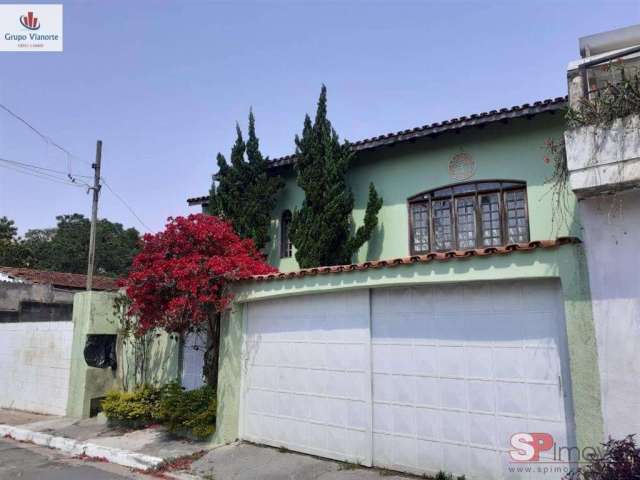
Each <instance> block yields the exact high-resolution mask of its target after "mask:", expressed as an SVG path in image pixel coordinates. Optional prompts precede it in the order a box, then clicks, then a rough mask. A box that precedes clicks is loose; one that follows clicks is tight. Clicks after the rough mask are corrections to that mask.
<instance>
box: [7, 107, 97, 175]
mask: <svg viewBox="0 0 640 480" xmlns="http://www.w3.org/2000/svg"><path fill="white" fill-rule="evenodd" d="M0 108H1V109H2V110H4V111H5V112H7V113H8V114H9V115H11V116H12V117H13V118H15V119H16V120H18V121H19V122H21V123H23V124H24V125H26V126H27V127H28V128H29V129H30V130H31V131H32V132H34V133H35V134H36V135H38V136H39V137H40V138H41V139H42V140H44V141H45V142H46V143H47V144H50V145H53V146H54V147H56V148H57V149H58V150H60V151H61V152H64V153H65V154H66V155H68V156H69V157H73V158H75V159H77V160H79V161H81V162H83V163H86V164H87V165H89V166H92V165H93V164H92V163H91V162H87V161H86V160H83V159H82V158H80V157H77V156H76V155H74V154H73V153H71V152H70V151H69V150H67V149H66V148H64V147H61V146H60V145H59V144H57V143H56V142H55V141H54V140H53V139H52V138H51V137H48V136H47V135H45V134H44V133H42V132H41V131H40V130H38V129H37V128H36V127H34V126H33V125H31V124H30V123H29V122H28V121H27V120H25V119H24V118H22V117H21V116H20V115H18V114H17V113H15V112H13V111H12V110H11V109H10V108H9V107H7V106H6V105H3V104H2V103H0Z"/></svg>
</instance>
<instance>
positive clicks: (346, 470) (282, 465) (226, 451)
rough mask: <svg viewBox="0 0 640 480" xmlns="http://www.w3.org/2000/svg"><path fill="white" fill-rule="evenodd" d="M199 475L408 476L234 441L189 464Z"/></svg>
mask: <svg viewBox="0 0 640 480" xmlns="http://www.w3.org/2000/svg"><path fill="white" fill-rule="evenodd" d="M191 473H192V474H194V475H196V476H197V477H198V478H203V479H215V480H257V479H259V480H284V479H286V480H381V479H382V480H411V479H417V478H428V477H416V476H413V475H405V474H402V473H399V472H392V471H389V470H381V469H377V468H366V467H360V466H358V465H354V464H350V463H341V462H336V461H333V460H327V459H323V458H318V457H314V456H312V455H305V454H302V453H295V452H291V451H287V450H282V449H278V448H272V447H265V446H260V445H254V444H251V443H244V442H239V443H234V444H230V445H224V446H221V447H218V448H215V449H213V450H211V451H210V452H209V453H207V454H206V455H205V456H203V457H202V458H201V459H200V460H197V461H195V462H194V463H193V464H192V466H191Z"/></svg>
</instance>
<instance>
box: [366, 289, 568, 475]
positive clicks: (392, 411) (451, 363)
mask: <svg viewBox="0 0 640 480" xmlns="http://www.w3.org/2000/svg"><path fill="white" fill-rule="evenodd" d="M558 288H559V285H558V283H557V282H538V281H528V282H509V283H500V282H495V283H485V284H470V285H457V286H451V285H442V286H437V287H415V288H411V289H399V290H410V292H405V293H404V294H400V293H398V292H396V293H389V292H383V291H380V292H378V291H375V290H374V291H373V300H372V340H371V341H372V349H373V356H372V362H373V363H372V369H373V371H374V372H375V373H374V375H373V402H374V407H373V417H374V432H375V433H374V442H373V443H374V445H373V447H374V456H373V460H374V463H375V464H376V465H379V466H389V467H394V466H396V467H397V466H398V465H399V464H400V463H407V462H408V463H412V462H409V461H408V460H407V459H406V458H404V459H401V457H400V456H401V455H402V454H401V453H400V452H397V451H396V450H395V448H396V446H395V445H396V444H397V443H402V442H406V441H407V439H411V438H413V440H412V441H413V442H414V443H415V444H416V445H420V448H419V450H421V449H422V448H423V447H424V448H425V449H426V447H425V445H423V443H425V442H426V443H428V442H429V441H431V447H430V448H428V449H426V451H428V452H429V453H428V454H424V455H423V454H422V452H420V453H417V454H416V455H417V456H416V458H415V459H414V460H413V466H414V467H415V468H414V470H416V471H418V472H420V471H434V470H438V469H440V468H442V469H444V470H447V471H450V472H453V473H460V474H462V473H465V472H466V473H469V472H473V473H474V476H482V475H478V473H481V474H483V475H484V474H486V476H487V477H488V478H503V477H504V475H505V472H503V471H502V458H503V457H505V452H506V450H507V449H509V448H510V444H509V439H510V437H511V435H512V434H514V433H516V432H520V431H549V432H551V431H554V432H555V431H557V432H558V438H566V436H567V435H566V431H567V428H568V426H567V425H568V421H567V415H566V413H565V411H564V396H563V394H562V392H561V391H560V388H559V385H558V378H559V377H558V375H559V374H560V372H561V371H563V370H562V369H561V365H562V363H561V362H563V361H564V362H566V361H567V359H566V354H565V353H564V352H565V351H566V350H565V349H564V347H563V343H562V342H563V341H564V340H563V338H564V337H563V331H564V330H563V329H564V325H563V317H562V306H561V304H560V303H559V296H558ZM421 292H423V293H424V295H423V298H422V299H421V300H420V302H419V300H418V299H420V297H421ZM378 295H380V296H381V297H382V299H377V298H376V297H378ZM398 299H402V301H403V302H410V303H409V304H406V303H405V304H404V305H402V306H399V308H398V311H401V312H402V313H398V312H396V313H394V312H393V305H392V302H393V301H399V300H398ZM425 299H426V300H425ZM525 299H526V300H525ZM426 301H429V302H433V305H431V306H425V302H426ZM379 308H380V309H379ZM422 310H424V311H422ZM394 320H396V321H397V322H398V325H399V326H400V328H399V329H397V330H395V331H394V327H395V326H396V325H389V323H391V324H393V322H394ZM532 322H538V324H536V325H531V323H532ZM378 332H380V333H381V336H379V337H378V336H377V335H376V333H378ZM390 332H391V333H390ZM382 372H384V374H382ZM401 384H402V387H401V386H400V385H401ZM407 388H414V391H413V393H411V392H409V391H408V390H407ZM411 410H413V414H410V413H409V412H410V411H411ZM411 415H413V416H411ZM389 416H391V419H389ZM411 421H413V422H414V424H413V425H410V423H411ZM540 421H542V422H543V423H542V424H541V423H539V422H540ZM545 422H546V423H545ZM414 425H415V428H414ZM534 427H535V428H538V429H534ZM542 427H544V428H545V429H542V430H541V429H539V428H542ZM562 432H564V433H562ZM421 442H422V443H421ZM426 443H425V444H426ZM427 459H430V460H427ZM438 462H439V463H438Z"/></svg>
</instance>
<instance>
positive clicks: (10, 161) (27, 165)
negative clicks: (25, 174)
mask: <svg viewBox="0 0 640 480" xmlns="http://www.w3.org/2000/svg"><path fill="white" fill-rule="evenodd" d="M0 162H6V163H11V164H14V165H19V166H22V167H27V168H32V169H34V170H42V171H45V172H52V173H59V174H60V175H64V176H65V177H66V176H67V175H72V176H73V177H78V178H91V175H78V174H69V173H68V172H64V171H62V170H54V169H53V168H45V167H41V166H39V165H34V164H33V163H26V162H19V161H17V160H9V159H6V158H0Z"/></svg>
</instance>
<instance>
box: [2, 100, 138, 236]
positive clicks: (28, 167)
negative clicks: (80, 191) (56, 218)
mask: <svg viewBox="0 0 640 480" xmlns="http://www.w3.org/2000/svg"><path fill="white" fill-rule="evenodd" d="M0 108H1V109H2V110H4V111H5V112H7V113H8V114H9V115H11V116H12V117H13V118H15V119H16V120H18V121H20V122H21V123H23V124H24V125H25V126H26V127H27V128H29V129H30V130H31V131H33V132H34V133H35V134H36V135H38V136H39V137H40V138H41V139H42V140H43V141H44V142H45V143H46V144H47V146H48V145H52V146H54V147H56V148H57V149H58V150H60V151H61V152H64V153H65V154H66V155H67V165H68V169H69V171H68V172H62V171H60V170H54V169H50V168H45V167H40V166H38V165H33V164H29V163H24V162H18V161H16V160H8V159H3V158H0V161H3V162H5V163H9V164H10V165H2V164H0V167H3V168H7V169H9V170H14V171H16V172H20V173H23V174H25V175H31V176H34V177H39V178H43V179H45V180H49V181H53V182H57V183H62V184H65V185H71V186H74V187H88V188H89V189H93V187H92V186H91V185H89V184H87V183H85V182H78V181H77V180H76V178H75V177H84V178H91V176H90V175H72V174H71V161H70V158H71V157H73V158H76V159H77V160H79V161H81V162H83V163H86V164H87V165H90V166H91V167H92V168H93V163H91V162H87V161H86V160H83V159H81V158H80V157H77V156H76V155H74V154H73V153H71V152H70V151H69V150H67V149H66V148H64V147H62V146H60V145H59V144H58V143H56V142H55V141H54V140H53V139H52V138H51V137H48V136H47V135H45V134H44V133H42V132H41V131H40V130H38V129H37V128H36V127H34V126H33V125H32V124H31V123H29V122H28V121H27V120H25V119H24V118H23V117H21V116H20V115H18V114H17V113H15V112H13V111H12V110H11V109H9V107H7V106H6V105H3V104H2V103H0ZM47 172H51V173H57V174H63V175H65V174H66V177H67V178H68V179H69V180H67V179H65V178H61V177H56V176H55V175H52V174H51V173H47ZM100 180H102V182H103V183H104V185H105V186H106V187H107V189H108V190H109V191H110V192H111V193H112V194H113V195H114V196H115V197H116V198H117V199H118V200H119V201H120V202H121V203H122V204H123V205H124V206H125V207H126V208H127V210H129V212H131V214H132V215H133V216H134V217H135V218H136V220H138V222H139V223H140V225H142V226H143V227H144V228H145V229H146V230H147V231H148V232H151V229H150V228H149V226H147V224H146V223H144V222H143V221H142V219H141V218H140V216H139V215H138V214H137V213H136V212H135V211H134V210H133V208H132V207H131V206H130V205H129V204H128V203H127V202H126V200H125V199H124V198H122V196H120V195H119V194H118V193H117V192H116V191H115V190H114V189H113V188H112V187H111V186H110V185H109V184H108V183H107V181H106V180H105V178H104V177H100Z"/></svg>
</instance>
